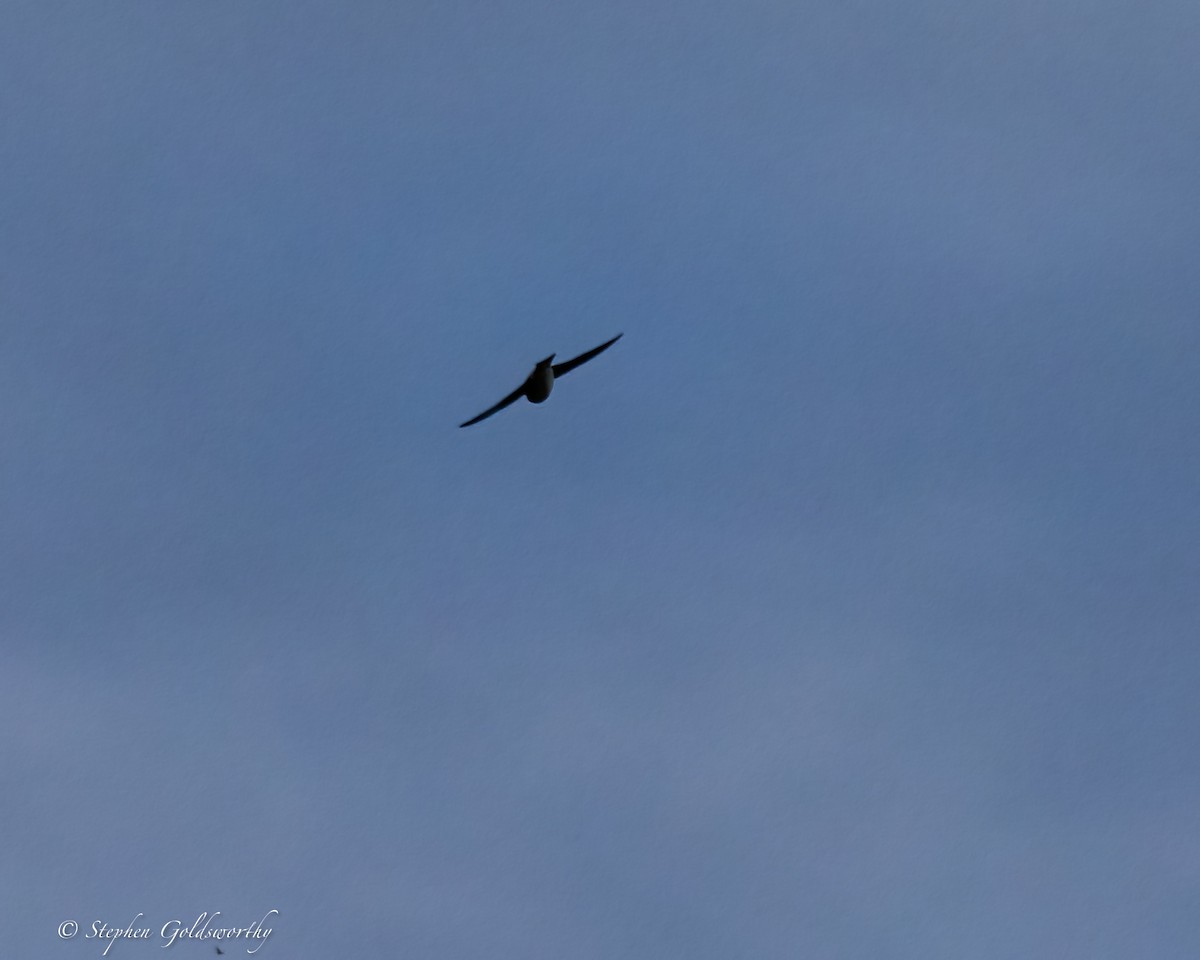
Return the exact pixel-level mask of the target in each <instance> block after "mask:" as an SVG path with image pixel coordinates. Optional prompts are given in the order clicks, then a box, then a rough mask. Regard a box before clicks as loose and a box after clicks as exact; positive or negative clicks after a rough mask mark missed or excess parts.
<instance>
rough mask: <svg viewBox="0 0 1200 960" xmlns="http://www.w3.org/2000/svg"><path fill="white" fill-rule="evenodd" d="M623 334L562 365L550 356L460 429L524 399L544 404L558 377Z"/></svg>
mask: <svg viewBox="0 0 1200 960" xmlns="http://www.w3.org/2000/svg"><path fill="white" fill-rule="evenodd" d="M621 336H622V335H621V334H619V333H618V334H617V335H616V336H615V337H613V338H612V339H611V340H609V341H607V342H605V343H602V344H600V346H598V347H593V348H592V349H591V350H589V351H588V352H587V353H581V354H580V355H579V356H577V357H574V358H573V359H571V360H565V361H563V362H562V363H555V362H554V358H555V356H556V354H553V353H552V354H550V356H548V357H547V358H546V359H545V360H541V361H539V362H538V365H537V366H536V367H534V368H533V372H532V373H530V374H529V376H528V377H526V378H525V382H524V383H523V384H521V385H520V386H519V387H517V389H516V390H514V391H513V392H512V393H510V394H509V395H508V396H507V397H505V398H504V399H503V400H501V401H500V402H499V403H497V404H496V405H495V406H493V407H489V408H488V409H487V410H484V411H483V413H481V414H479V416H477V417H472V418H471V419H470V420H468V421H467V422H466V423H460V424H459V426H460V427H469V426H471V424H473V423H478V422H479V421H480V420H486V419H487V418H488V417H490V416H491V415H492V414H493V413H497V412H499V411H500V410H503V409H504V408H505V407H507V406H508V405H509V404H510V403H513V402H515V401H516V400H519V399H520V398H521V397H524V398H525V399H526V400H528V401H529V402H530V403H542V402H544V401H545V399H546V398H547V397H548V396H550V391H551V390H553V389H554V380H555V378H556V377H561V376H564V375H565V374H568V373H570V372H571V371H572V370H574V369H575V368H576V367H577V366H579V365H580V364H581V363H587V362H588V361H589V360H591V359H592V357H594V356H596V355H597V354H598V353H601V352H603V351H605V350H607V349H608V348H609V347H611V346H612V345H613V344H614V343H616V342H617V341H618V340H620V339H621Z"/></svg>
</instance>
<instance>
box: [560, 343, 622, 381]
mask: <svg viewBox="0 0 1200 960" xmlns="http://www.w3.org/2000/svg"><path fill="white" fill-rule="evenodd" d="M622 336H623V334H620V333H618V334H617V335H616V336H615V337H613V338H612V339H611V340H609V341H608V342H607V343H602V344H600V346H598V347H593V348H592V349H591V350H589V351H588V352H587V353H581V354H580V355H579V356H577V357H575V358H574V359H572V360H564V361H563V362H562V363H556V364H555V365H554V366H553V367H552V368H551V369H552V370H553V371H554V375H555V376H556V377H561V376H562V375H563V374H564V373H570V372H571V371H572V370H574V369H575V368H576V367H577V366H579V365H580V364H581V363H587V362H588V361H589V360H591V359H592V357H594V356H596V354H598V353H603V352H604V351H605V350H607V349H608V348H609V347H611V346H612V345H613V344H614V343H616V342H617V341H618V340H620V339H621V337H622Z"/></svg>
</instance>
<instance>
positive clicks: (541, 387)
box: [525, 354, 554, 403]
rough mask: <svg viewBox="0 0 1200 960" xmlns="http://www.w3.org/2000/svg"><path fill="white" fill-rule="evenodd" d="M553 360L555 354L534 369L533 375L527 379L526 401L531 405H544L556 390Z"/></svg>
mask: <svg viewBox="0 0 1200 960" xmlns="http://www.w3.org/2000/svg"><path fill="white" fill-rule="evenodd" d="M553 360H554V354H550V356H548V357H547V358H546V359H545V360H543V361H542V362H541V363H539V364H538V365H537V366H536V367H534V368H533V373H531V374H530V375H529V376H528V377H527V378H526V380H525V399H526V400H528V401H529V402H530V403H542V402H543V401H544V400H545V399H546V398H547V397H548V396H550V391H551V390H553V389H554V367H553V366H551V361H553Z"/></svg>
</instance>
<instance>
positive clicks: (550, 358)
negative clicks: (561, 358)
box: [538, 353, 555, 367]
mask: <svg viewBox="0 0 1200 960" xmlns="http://www.w3.org/2000/svg"><path fill="white" fill-rule="evenodd" d="M554 357H555V354H553V353H552V354H550V356H548V357H547V358H546V359H545V360H539V361H538V366H539V367H548V366H550V364H551V362H552V361H553V360H554Z"/></svg>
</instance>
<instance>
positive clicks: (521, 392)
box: [459, 384, 525, 427]
mask: <svg viewBox="0 0 1200 960" xmlns="http://www.w3.org/2000/svg"><path fill="white" fill-rule="evenodd" d="M523 396H525V384H521V385H520V386H519V387H517V389H516V390H514V391H513V392H512V393H510V394H509V395H508V396H507V397H505V398H504V399H503V400H501V401H500V402H499V403H498V404H496V405H495V406H494V407H488V408H487V409H486V410H484V411H483V413H481V414H480V415H479V416H477V417H472V418H471V419H470V420H468V421H467V422H466V423H460V424H459V427H469V426H470V425H471V424H473V423H478V422H479V421H480V420H486V419H487V418H488V417H490V416H491V415H492V414H493V413H496V412H498V411H500V410H503V409H504V408H505V407H507V406H508V405H509V404H510V403H512V402H513V401H514V400H520V399H521V397H523Z"/></svg>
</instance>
